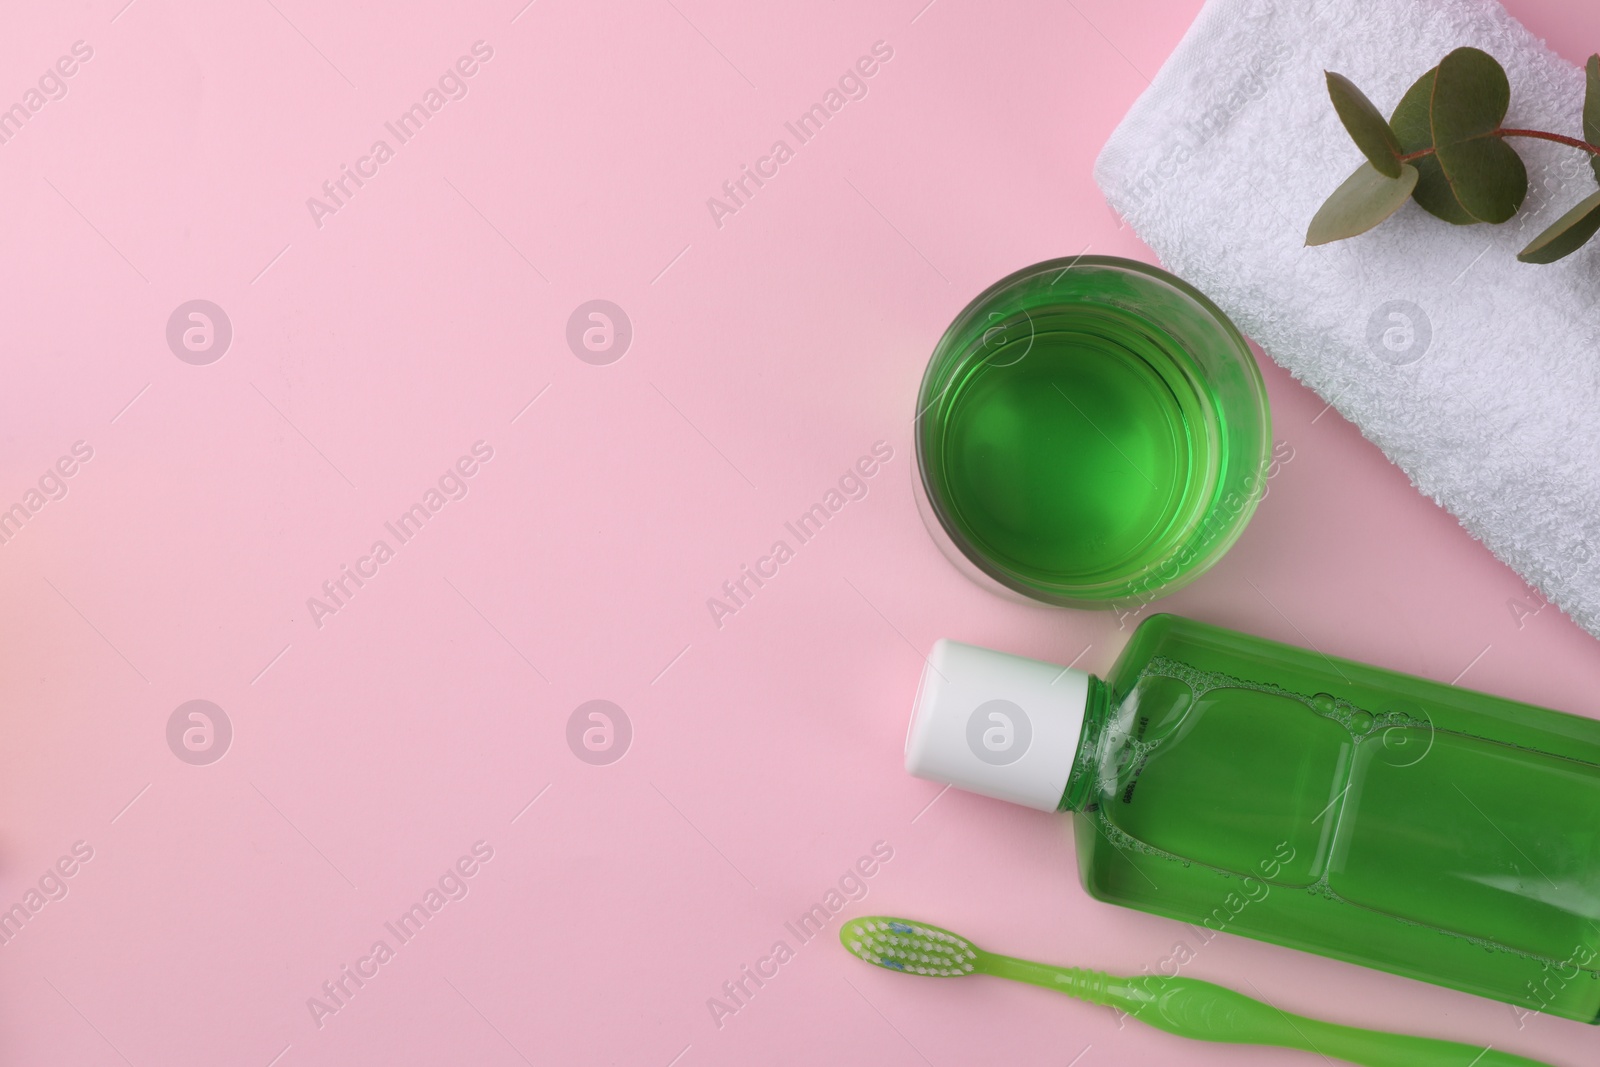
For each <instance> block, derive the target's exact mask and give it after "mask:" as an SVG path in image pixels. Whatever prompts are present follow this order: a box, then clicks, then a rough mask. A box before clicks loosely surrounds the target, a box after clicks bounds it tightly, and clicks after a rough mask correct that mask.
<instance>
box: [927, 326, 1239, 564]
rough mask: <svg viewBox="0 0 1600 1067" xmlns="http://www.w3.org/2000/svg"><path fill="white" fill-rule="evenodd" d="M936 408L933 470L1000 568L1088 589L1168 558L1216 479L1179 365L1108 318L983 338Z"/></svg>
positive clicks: (1006, 329) (1193, 377) (1213, 434)
mask: <svg viewBox="0 0 1600 1067" xmlns="http://www.w3.org/2000/svg"><path fill="white" fill-rule="evenodd" d="M990 338H991V340H990V342H989V343H988V344H986V345H984V346H983V347H982V348H981V349H980V352H979V353H975V354H974V358H973V359H972V360H971V361H970V363H969V364H968V366H967V367H966V368H964V372H963V373H961V374H959V375H958V376H957V377H956V378H955V379H954V381H953V382H952V384H951V387H950V389H949V390H948V392H947V393H946V395H945V396H944V397H943V398H942V401H941V403H942V405H943V408H944V410H943V411H942V412H941V414H942V417H943V423H944V433H943V436H942V438H941V440H940V441H939V442H938V444H937V447H938V449H939V454H938V455H937V456H936V457H935V458H934V459H933V461H932V462H930V467H932V468H933V469H936V470H937V471H938V472H939V473H940V475H941V476H942V481H943V486H942V488H943V493H944V496H945V499H946V500H948V502H949V508H950V513H951V515H952V517H953V519H954V521H955V522H956V524H957V525H958V526H960V528H961V530H962V532H963V534H965V536H966V537H967V538H969V539H970V540H971V541H972V542H973V543H974V544H977V545H979V546H982V549H983V551H984V552H986V553H988V554H989V555H990V556H992V557H993V558H995V559H997V560H998V561H1000V562H1001V563H1003V564H1004V565H1005V566H1008V567H1013V568H1016V569H1019V570H1023V571H1028V572H1033V573H1038V574H1044V575H1048V576H1049V577H1050V578H1051V579H1052V580H1055V581H1060V582H1066V583H1073V584H1096V583H1100V582H1103V581H1105V580H1106V579H1107V578H1113V579H1114V578H1116V577H1117V576H1118V575H1123V574H1126V573H1127V572H1128V571H1129V570H1130V569H1137V568H1138V561H1139V560H1140V559H1141V558H1144V557H1150V556H1156V557H1159V556H1160V555H1161V554H1163V553H1165V552H1168V551H1170V550H1171V548H1172V545H1173V542H1174V541H1175V540H1176V539H1177V538H1178V537H1179V536H1181V535H1182V533H1183V531H1184V530H1185V529H1186V528H1187V526H1188V524H1189V523H1190V522H1192V521H1193V519H1194V515H1195V512H1196V511H1197V510H1198V509H1200V508H1202V507H1204V506H1205V504H1206V503H1207V502H1208V500H1207V495H1206V494H1207V492H1208V491H1209V490H1210V489H1211V488H1212V487H1213V486H1214V484H1215V481H1216V471H1215V469H1210V470H1208V469H1207V468H1208V467H1212V468H1214V467H1215V460H1214V450H1213V449H1212V448H1211V447H1210V445H1209V442H1211V441H1213V440H1216V439H1217V437H1218V432H1217V428H1216V426H1215V425H1208V422H1209V423H1214V422H1215V418H1216V416H1215V414H1214V411H1215V409H1214V408H1213V407H1212V406H1211V404H1210V403H1209V402H1208V401H1207V400H1206V399H1205V398H1204V397H1203V396H1202V395H1201V393H1200V391H1199V380H1198V375H1197V373H1196V371H1195V369H1194V367H1193V365H1192V362H1191V361H1190V360H1189V358H1188V356H1187V355H1186V354H1185V353H1184V352H1183V351H1182V349H1181V348H1179V347H1178V345H1177V344H1176V343H1175V342H1173V341H1172V340H1171V339H1170V338H1166V337H1163V336H1162V335H1161V333H1160V332H1159V331H1158V330H1154V329H1152V328H1151V327H1150V326H1149V324H1147V323H1145V322H1142V321H1140V320H1139V319H1137V318H1135V317H1133V316H1131V315H1129V314H1128V313H1127V312H1125V311H1121V310H1120V309H1117V308H1109V307H1108V308H1100V307H1094V306H1079V307H1058V308H1046V309H1042V310H1039V311H1035V312H1033V313H1032V314H1031V315H1029V316H1028V317H1027V318H1025V319H1022V320H1019V321H1013V322H1009V323H1005V324H1003V325H997V326H995V327H993V328H992V330H991V333H990Z"/></svg>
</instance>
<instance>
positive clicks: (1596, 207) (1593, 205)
mask: <svg viewBox="0 0 1600 1067" xmlns="http://www.w3.org/2000/svg"><path fill="white" fill-rule="evenodd" d="M1596 231H1600V193H1590V194H1589V195H1588V196H1587V197H1585V198H1584V199H1583V200H1581V201H1579V203H1578V206H1577V207H1575V208H1573V209H1572V210H1571V211H1569V212H1567V213H1566V214H1565V215H1562V216H1561V217H1560V218H1559V219H1557V220H1556V221H1555V222H1554V224H1552V225H1551V226H1550V228H1549V229H1547V230H1545V231H1544V232H1543V233H1541V234H1540V235H1539V236H1538V237H1535V238H1534V239H1533V243H1532V244H1530V245H1529V246H1528V247H1527V248H1524V249H1523V250H1522V251H1521V252H1518V253H1517V258H1518V259H1520V260H1521V261H1522V262H1524V263H1554V262H1555V261H1556V260H1558V259H1560V258H1561V257H1563V256H1569V255H1571V254H1572V253H1574V252H1576V251H1577V250H1578V249H1580V248H1582V247H1583V245H1584V243H1585V242H1586V241H1588V240H1589V238H1591V237H1593V236H1594V235H1595V232H1596Z"/></svg>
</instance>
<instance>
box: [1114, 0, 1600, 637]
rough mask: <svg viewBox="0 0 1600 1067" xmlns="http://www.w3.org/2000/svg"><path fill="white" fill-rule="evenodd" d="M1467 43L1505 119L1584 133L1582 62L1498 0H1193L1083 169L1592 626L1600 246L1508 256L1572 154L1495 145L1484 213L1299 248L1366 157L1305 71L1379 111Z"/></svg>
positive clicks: (1598, 569)
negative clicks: (1516, 184)
mask: <svg viewBox="0 0 1600 1067" xmlns="http://www.w3.org/2000/svg"><path fill="white" fill-rule="evenodd" d="M1462 45H1473V46H1475V47H1478V48H1481V49H1483V50H1484V51H1486V52H1488V53H1489V54H1490V55H1492V56H1494V57H1495V58H1496V59H1498V60H1499V61H1500V63H1501V64H1502V65H1503V66H1504V67H1505V69H1506V73H1507V75H1508V77H1509V78H1510V81H1511V110H1510V113H1509V114H1508V115H1507V117H1506V122H1505V124H1506V125H1507V126H1512V127H1522V128H1533V129H1543V130H1549V131H1553V132H1557V133H1564V134H1568V135H1570V136H1578V135H1580V134H1581V131H1582V122H1581V111H1582V105H1583V72H1582V71H1581V70H1579V69H1578V68H1577V67H1574V66H1573V65H1572V64H1571V63H1569V62H1567V61H1566V60H1564V59H1562V58H1560V57H1559V56H1557V55H1555V54H1554V53H1553V52H1551V51H1550V50H1549V49H1547V48H1546V47H1545V46H1544V43H1543V42H1542V41H1540V40H1538V39H1536V38H1535V37H1534V36H1533V35H1532V34H1530V33H1529V32H1528V31H1527V30H1526V29H1525V28H1524V27H1523V26H1522V25H1521V24H1520V23H1518V22H1517V21H1516V20H1515V19H1513V18H1512V17H1511V16H1510V15H1509V14H1508V13H1507V12H1506V11H1505V9H1504V8H1502V7H1501V6H1500V5H1499V4H1498V3H1495V2H1494V0H1426V2H1419V0H1305V2H1295V0H1209V2H1208V3H1207V4H1206V5H1205V7H1204V8H1203V9H1202V10H1201V12H1200V15H1199V17H1198V18H1197V19H1196V20H1195V23H1194V25H1193V26H1192V27H1191V28H1190V29H1189V32H1188V33H1187V35H1185V37H1184V38H1183V41H1182V42H1181V43H1180V44H1179V45H1178V47H1177V49H1176V50H1175V51H1174V52H1173V54H1172V56H1171V58H1170V59H1168V60H1167V62H1166V64H1165V65H1164V66H1163V67H1162V68H1161V71H1160V73H1159V74H1157V75H1156V78H1155V80H1154V81H1153V82H1152V83H1151V85H1150V88H1149V89H1147V90H1146V91H1145V92H1144V93H1143V95H1141V96H1140V97H1139V99H1138V101H1137V102H1136V103H1135V104H1134V106H1133V109H1132V110H1131V111H1130V112H1129V113H1128V115H1127V117H1126V118H1125V119H1124V120H1123V121H1122V123H1121V125H1119V126H1118V127H1117V129H1116V131H1115V132H1114V133H1113V134H1112V136H1111V139H1110V140H1109V141H1108V142H1107V143H1106V146H1105V148H1104V149H1103V150H1102V152H1101V154H1100V158H1099V160H1098V162H1097V163H1096V166H1095V179H1096V180H1097V181H1098V182H1099V184H1100V188H1101V189H1102V190H1103V191H1104V192H1105V195H1106V198H1107V199H1108V200H1109V201H1110V203H1111V205H1112V207H1113V208H1115V209H1116V211H1117V212H1118V213H1119V214H1120V215H1121V216H1122V217H1123V218H1124V219H1125V220H1126V221H1127V222H1128V223H1129V224H1131V225H1132V226H1133V228H1134V230H1135V232H1137V233H1138V234H1139V236H1140V237H1141V238H1143V239H1144V241H1145V242H1146V243H1147V244H1148V245H1149V246H1150V247H1151V248H1152V249H1154V250H1155V252H1156V254H1157V255H1159V256H1160V257H1161V259H1162V261H1163V263H1164V264H1165V266H1166V267H1167V268H1168V269H1169V270H1171V271H1173V272H1174V273H1176V274H1179V275H1181V276H1182V277H1184V278H1186V279H1188V280H1189V281H1190V282H1192V283H1193V284H1194V285H1196V286H1198V287H1199V288H1200V289H1201V290H1203V291H1204V292H1205V293H1206V294H1207V295H1208V296H1210V297H1211V298H1212V299H1213V300H1215V301H1216V302H1217V304H1218V305H1220V306H1221V307H1222V309H1223V310H1224V311H1226V312H1227V313H1228V315H1229V316H1230V317H1231V318H1232V319H1233V320H1234V322H1235V323H1237V324H1238V326H1239V328H1240V329H1242V330H1243V331H1244V332H1245V333H1247V334H1248V335H1250V337H1251V338H1253V339H1254V340H1255V341H1256V342H1257V343H1258V344H1260V345H1261V347H1262V348H1263V349H1264V350H1265V351H1266V352H1267V354H1268V355H1270V356H1271V357H1272V358H1273V359H1274V360H1276V361H1277V362H1278V363H1279V364H1281V365H1282V366H1284V367H1285V368H1287V369H1288V370H1289V371H1290V373H1292V374H1293V375H1294V376H1295V377H1296V378H1298V379H1299V380H1301V381H1302V382H1304V383H1306V384H1307V385H1309V386H1310V387H1311V388H1312V389H1314V390H1316V391H1317V393H1319V394H1320V395H1321V396H1322V397H1323V399H1325V400H1326V401H1328V402H1329V403H1330V404H1332V405H1333V406H1334V407H1335V408H1336V409H1337V410H1338V411H1339V412H1340V413H1341V414H1342V415H1344V416H1345V418H1347V419H1349V420H1350V421H1351V422H1353V423H1354V424H1355V425H1356V426H1358V427H1359V428H1360V429H1361V431H1362V433H1364V434H1365V435H1366V436H1367V437H1368V438H1369V439H1370V440H1371V441H1373V442H1374V443H1375V444H1376V445H1377V446H1378V447H1379V448H1381V449H1383V451H1384V453H1385V454H1386V455H1387V456H1388V457H1389V458H1390V459H1391V460H1392V461H1393V462H1394V463H1396V464H1397V465H1399V467H1400V468H1401V469H1402V470H1404V471H1405V472H1406V474H1407V475H1409V476H1410V478H1411V480H1412V482H1413V483H1414V484H1415V485H1416V486H1417V488H1418V489H1420V490H1421V491H1422V492H1424V493H1426V494H1427V495H1428V496H1430V497H1432V498H1433V499H1434V500H1436V501H1437V502H1438V503H1439V504H1441V505H1443V506H1444V507H1445V508H1448V509H1449V510H1450V511H1451V512H1452V513H1453V514H1454V515H1455V516H1456V517H1457V518H1458V519H1459V520H1460V522H1461V525H1462V526H1463V527H1465V528H1466V529H1467V530H1468V531H1469V532H1470V533H1472V534H1473V535H1474V536H1476V537H1478V538H1479V539H1480V540H1482V541H1483V543H1484V544H1485V545H1487V546H1488V547H1489V549H1490V550H1491V551H1492V552H1494V554H1495V555H1496V556H1498V557H1499V558H1500V559H1501V560H1503V561H1505V562H1506V563H1507V564H1508V565H1510V566H1511V567H1512V568H1514V569H1515V570H1516V571H1517V572H1518V573H1519V574H1521V575H1522V577H1523V578H1524V579H1526V580H1527V581H1528V582H1529V583H1530V584H1531V585H1533V586H1535V587H1536V588H1538V589H1539V590H1540V591H1541V592H1542V593H1543V594H1544V595H1545V596H1546V597H1547V598H1548V599H1549V600H1550V601H1551V602H1552V603H1554V604H1556V605H1557V606H1559V607H1560V608H1562V609H1563V610H1564V611H1566V612H1567V614H1568V615H1570V616H1571V617H1572V618H1573V619H1574V620H1576V621H1577V622H1578V623H1579V625H1581V626H1583V627H1584V628H1585V629H1587V630H1588V631H1589V632H1590V633H1593V634H1596V635H1597V636H1600V560H1593V561H1591V556H1592V555H1593V554H1594V553H1593V551H1592V550H1593V547H1594V546H1595V545H1596V544H1600V239H1597V240H1596V241H1595V242H1592V243H1591V244H1590V245H1589V246H1587V247H1585V248H1584V249H1582V250H1580V251H1579V252H1577V253H1576V254H1574V255H1572V256H1569V257H1568V258H1566V259H1564V260H1561V261H1559V262H1558V263H1555V264H1551V265H1545V266H1538V265H1532V264H1522V263H1518V262H1517V261H1516V253H1517V252H1518V251H1519V250H1520V249H1521V248H1522V247H1523V246H1524V245H1526V244H1527V243H1528V242H1529V241H1530V240H1532V239H1533V237H1534V236H1535V235H1536V234H1538V233H1539V232H1540V231H1541V230H1543V229H1544V228H1545V227H1546V226H1547V225H1549V224H1550V223H1551V222H1552V221H1554V220H1555V219H1556V218H1557V217H1559V216H1560V215H1561V214H1562V213H1563V212H1565V211H1566V210H1567V209H1568V208H1570V207H1571V206H1572V205H1574V204H1576V203H1577V202H1578V201H1579V200H1581V199H1583V197H1585V196H1587V195H1588V194H1589V193H1592V192H1594V191H1595V190H1596V185H1595V178H1594V173H1593V171H1592V170H1591V169H1590V167H1589V163H1588V156H1587V155H1586V154H1585V153H1583V152H1581V151H1579V150H1577V149H1572V148H1567V147H1563V146H1560V145H1556V144H1552V143H1550V142H1547V141H1540V140H1529V139H1522V138H1519V139H1516V140H1514V141H1511V142H1509V143H1511V144H1512V145H1513V146H1514V147H1515V148H1516V150H1517V151H1518V152H1519V153H1520V154H1521V156H1522V158H1523V160H1524V162H1526V163H1527V166H1528V174H1529V180H1530V181H1529V190H1528V198H1527V201H1526V202H1525V203H1524V205H1523V208H1522V210H1521V212H1519V214H1518V215H1517V217H1516V218H1515V219H1513V220H1512V221H1510V222H1508V223H1505V224H1503V225H1499V226H1491V225H1486V224H1480V225H1475V226H1452V225H1450V224H1449V223H1447V222H1445V221H1444V220H1442V219H1438V218H1435V217H1434V216H1432V215H1430V214H1428V213H1426V212H1425V211H1423V210H1422V209H1421V208H1420V207H1418V206H1417V205H1416V204H1415V203H1408V204H1407V205H1406V206H1405V207H1403V208H1402V209H1401V210H1400V211H1399V212H1398V213H1397V214H1396V215H1395V216H1394V217H1392V218H1391V219H1389V220H1388V221H1387V222H1385V223H1384V224H1383V225H1381V226H1379V227H1378V228H1377V229H1375V230H1372V231H1370V232H1368V233H1366V234H1363V235H1361V236H1359V237H1356V238H1353V239H1350V240H1347V241H1341V242H1336V243H1334V244H1331V245H1323V246H1320V247H1316V248H1306V247H1304V244H1303V242H1304V239H1305V232H1306V226H1307V224H1308V223H1309V221H1310V219H1311V217H1312V215H1313V214H1315V213H1316V210H1317V208H1318V207H1319V206H1320V205H1321V203H1322V201H1323V200H1324V199H1326V198H1327V196H1328V195H1329V194H1330V193H1331V192H1332V191H1333V190H1334V189H1335V188H1336V187H1337V186H1338V185H1339V183H1340V182H1341V181H1343V180H1344V179H1345V177H1347V176H1348V175H1349V174H1350V172H1351V171H1352V170H1354V169H1355V168H1356V167H1357V166H1358V165H1359V164H1360V163H1361V161H1362V157H1361V154H1360V152H1359V151H1358V150H1357V149H1356V147H1355V145H1354V143H1353V142H1352V141H1351V140H1350V137H1349V135H1348V134H1347V133H1345V131H1344V128H1343V126H1341V125H1340V123H1339V120H1338V117H1337V115H1336V114H1335V113H1334V110H1333V106H1332V104H1331V103H1330V102H1329V100H1328V93H1327V89H1326V87H1325V84H1324V80H1323V71H1324V70H1333V71H1338V72H1339V73H1341V74H1344V75H1346V76H1347V77H1349V78H1350V79H1351V80H1352V81H1354V82H1355V83H1356V85H1358V86H1360V87H1361V89H1362V90H1363V91H1364V92H1365V93H1366V94H1367V96H1368V97H1370V98H1371V99H1372V101H1373V103H1375V104H1376V105H1377V106H1378V108H1379V110H1381V111H1382V112H1383V113H1384V114H1385V115H1387V114H1389V113H1390V112H1391V111H1392V110H1393V108H1394V106H1395V104H1396V103H1398V102H1399V99H1400V97H1401V95H1402V94H1403V93H1404V92H1405V90H1406V89H1407V88H1409V87H1410V85H1411V83H1412V82H1413V81H1415V80H1416V79H1417V78H1418V77H1419V76H1420V75H1422V74H1423V73H1424V72H1426V71H1427V70H1428V69H1429V68H1431V67H1433V66H1434V65H1436V64H1437V63H1438V62H1439V60H1440V59H1441V58H1443V56H1444V55H1445V54H1446V53H1448V52H1449V51H1451V50H1452V49H1454V48H1457V47H1460V46H1462Z"/></svg>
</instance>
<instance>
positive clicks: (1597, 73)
mask: <svg viewBox="0 0 1600 1067" xmlns="http://www.w3.org/2000/svg"><path fill="white" fill-rule="evenodd" d="M1583 73H1584V91H1583V139H1584V140H1585V141H1588V142H1589V143H1590V144H1592V145H1600V55H1593V56H1590V57H1589V62H1587V63H1585V64H1584V66H1583ZM1589 166H1591V167H1593V168H1594V178H1595V181H1600V156H1597V155H1593V154H1591V155H1590V156H1589Z"/></svg>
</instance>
